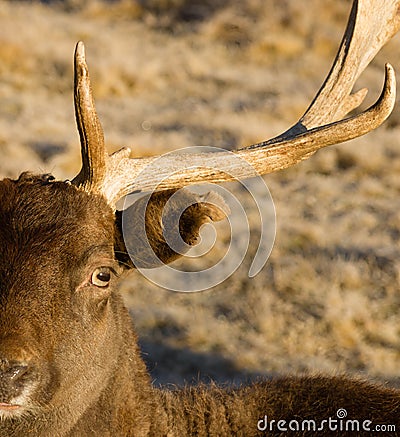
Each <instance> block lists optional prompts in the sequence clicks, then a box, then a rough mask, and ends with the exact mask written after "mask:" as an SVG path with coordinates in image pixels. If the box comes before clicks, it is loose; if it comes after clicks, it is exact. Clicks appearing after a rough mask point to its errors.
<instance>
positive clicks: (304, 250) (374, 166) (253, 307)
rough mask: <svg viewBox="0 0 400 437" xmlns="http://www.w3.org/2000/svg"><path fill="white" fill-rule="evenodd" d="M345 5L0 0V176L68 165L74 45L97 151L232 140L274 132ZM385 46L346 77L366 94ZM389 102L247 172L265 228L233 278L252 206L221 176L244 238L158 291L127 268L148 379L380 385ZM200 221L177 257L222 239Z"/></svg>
mask: <svg viewBox="0 0 400 437" xmlns="http://www.w3.org/2000/svg"><path fill="white" fill-rule="evenodd" d="M350 6H351V2H350V1H348V0H347V1H345V0H335V1H333V0H324V1H321V0H307V1H306V0H285V1H282V0H246V1H241V2H239V1H235V0H219V1H215V2H211V1H205V2H204V1H203V2H200V1H196V0H148V1H146V0H143V1H139V0H136V1H134V0H133V1H128V0H126V1H124V0H121V1H109V2H106V1H100V0H93V1H85V2H78V1H73V0H70V1H64V2H55V1H54V2H51V1H46V2H45V1H43V2H23V1H18V2H14V1H2V2H0V78H1V80H0V147H1V150H2V159H1V161H0V176H2V177H5V176H11V177H17V176H18V175H19V173H20V172H21V171H24V170H28V169H29V170H32V171H35V172H52V173H53V174H54V175H55V176H56V177H57V178H60V179H62V178H70V177H73V176H74V175H75V174H76V173H77V172H78V170H79V167H80V157H79V145H78V136H77V133H76V129H75V121H74V115H73V105H72V53H73V49H74V45H75V43H76V41H78V40H83V41H84V42H85V45H86V51H87V60H88V63H89V68H90V72H91V76H92V81H93V91H94V94H95V98H96V102H97V107H98V112H99V115H100V117H101V120H102V122H103V125H104V130H105V133H106V140H107V144H108V147H109V150H110V151H112V150H115V149H117V148H118V147H120V146H125V145H128V146H130V147H131V148H132V149H133V155H134V156H144V155H152V154H155V153H163V152H167V151H172V150H175V149H178V148H182V147H188V146H217V147H222V148H227V149H234V148H237V147H240V146H246V145H249V144H252V143H255V142H258V141H261V140H263V139H266V138H270V137H272V136H274V135H276V134H278V133H280V132H282V131H284V130H285V129H286V128H288V127H289V126H290V125H291V124H293V123H294V122H295V121H296V119H297V118H298V117H299V116H300V115H301V114H302V113H303V112H304V111H305V109H306V108H307V106H308V103H309V102H310V100H311V99H312V97H313V95H314V94H315V92H316V91H317V89H318V88H319V86H320V85H321V83H322V81H323V79H324V77H325V76H326V74H327V73H328V71H329V68H330V65H331V63H332V61H333V58H334V55H335V52H336V49H337V47H338V45H339V43H340V39H341V35H342V33H343V31H344V28H345V24H346V20H347V15H348V12H349V9H350ZM399 53H400V39H399V37H397V38H395V39H394V40H392V41H391V42H390V43H389V44H388V45H387V46H386V47H385V48H384V49H383V50H382V51H381V52H380V54H379V55H378V56H377V57H376V59H375V60H374V61H373V62H372V64H371V66H370V67H369V68H368V70H367V71H366V72H365V73H364V75H363V76H362V78H361V79H360V80H359V83H358V84H357V88H359V87H363V86H367V87H368V88H369V97H368V98H367V102H366V105H367V104H370V103H371V102H372V101H373V100H374V99H376V97H377V95H378V94H379V91H380V88H381V86H382V80H383V65H384V63H385V62H386V61H390V62H391V63H392V64H393V65H394V67H395V68H397V70H398V71H400V57H399ZM363 107H365V105H363ZM399 108H400V106H397V107H396V108H395V110H394V113H393V115H392V116H391V117H390V119H389V120H388V121H387V122H386V123H385V124H384V125H383V126H382V127H380V128H379V129H378V130H377V131H375V132H373V133H371V134H369V135H367V136H365V137H362V138H360V139H357V140H355V141H351V142H348V143H346V144H342V145H339V146H334V147H330V148H328V149H325V150H322V151H320V152H318V153H317V154H316V155H315V156H313V157H312V158H311V159H310V160H308V161H306V162H304V163H302V164H299V165H297V166H296V167H294V168H291V169H288V170H285V171H281V172H280V173H277V174H273V175H269V176H265V177H264V180H265V182H266V184H267V185H268V187H269V190H270V192H271V195H272V198H273V200H274V203H275V208H276V224H277V233H276V239H275V244H274V247H273V250H272V253H271V256H270V258H269V260H268V262H267V264H266V265H265V266H264V268H263V269H262V270H261V272H260V273H259V274H258V275H257V276H255V277H253V278H249V275H248V271H249V266H250V264H251V261H252V258H253V257H254V253H255V248H256V245H257V242H258V237H259V234H260V224H259V220H258V215H257V210H256V206H255V203H254V202H253V201H252V200H251V198H250V196H249V194H247V192H246V191H245V190H243V189H242V188H241V186H240V184H239V183H235V184H228V185H227V186H226V189H227V190H228V191H229V192H231V193H232V194H233V195H234V196H235V197H236V198H237V199H238V200H239V201H240V203H241V204H242V205H243V206H244V208H245V212H246V216H247V217H248V219H249V222H250V225H249V228H247V227H246V226H245V225H243V226H242V227H240V226H239V228H237V227H236V229H239V232H242V233H247V234H249V233H251V235H250V245H249V250H248V253H247V255H246V257H245V259H244V261H243V263H242V264H241V266H240V267H239V268H238V269H237V270H236V271H235V272H234V273H232V274H231V275H229V277H228V278H227V279H226V280H225V281H223V282H222V283H221V284H219V285H218V286H216V287H213V288H212V289H210V290H207V291H204V292H201V293H175V292H171V291H167V290H164V289H162V288H160V287H158V286H156V285H155V284H153V283H152V282H150V281H148V280H147V279H146V278H144V276H143V275H142V274H141V273H140V272H133V273H132V274H131V275H130V276H129V277H127V279H126V280H125V281H124V282H123V284H122V291H123V293H124V296H125V298H126V302H127V305H128V306H129V308H130V310H131V314H132V318H133V321H134V323H135V326H136V329H137V331H138V333H139V337H140V341H141V344H142V346H143V350H144V355H145V358H146V360H147V362H148V365H149V368H150V370H151V372H152V375H153V378H154V381H155V383H156V384H160V383H178V384H181V383H182V382H184V381H186V382H188V383H192V382H194V381H197V380H199V379H202V380H208V379H209V378H213V379H216V380H218V381H225V382H226V381H228V382H232V381H233V382H238V381H243V380H246V379H251V378H254V377H256V376H257V375H273V374H282V373H287V372H296V373H301V372H308V373H317V372H322V373H328V374H336V373H341V372H346V373H350V374H357V375H361V376H365V377H368V378H372V379H378V380H383V381H389V382H390V383H391V384H394V385H397V384H398V382H399V370H398V369H399V362H400V323H399V310H400V293H399V291H400V290H399V280H400V248H399V239H400V220H399V219H400V217H399V210H400V196H399V194H400V179H399V177H398V175H399V171H400V109H399ZM262 193H263V190H262V189H261V190H260V191H259V195H261V194H262ZM256 200H257V199H256ZM232 220H234V218H232ZM216 229H217V240H216V243H215V244H216V247H215V248H214V249H215V250H214V252H213V253H212V254H210V255H209V257H207V256H203V257H201V258H200V259H198V260H196V262H195V264H193V263H192V264H190V262H189V264H187V265H189V267H188V268H193V266H196V267H197V268H199V267H204V266H208V265H210V263H212V262H213V260H214V258H215V259H216V257H217V255H218V254H219V253H223V251H224V250H225V249H226V247H227V244H228V243H229V238H228V235H229V223H228V222H227V221H225V222H222V223H219V224H218V226H217V227H216ZM248 229H250V231H249V230H248ZM216 254H217V255H216ZM185 262H186V261H185ZM185 265H186V264H185V263H178V264H177V267H176V268H178V267H179V268H182V267H185ZM187 265H186V266H187Z"/></svg>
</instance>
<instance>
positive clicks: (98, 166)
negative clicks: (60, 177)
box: [72, 41, 107, 192]
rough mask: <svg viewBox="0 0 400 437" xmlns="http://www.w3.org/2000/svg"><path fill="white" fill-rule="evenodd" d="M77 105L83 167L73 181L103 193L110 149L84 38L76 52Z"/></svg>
mask: <svg viewBox="0 0 400 437" xmlns="http://www.w3.org/2000/svg"><path fill="white" fill-rule="evenodd" d="M74 104H75V118H76V124H77V126H78V131H79V137H80V141H81V155H82V168H81V171H80V173H79V174H78V175H77V176H76V177H75V178H74V179H73V181H72V183H73V184H75V185H77V186H79V187H80V188H82V189H84V190H85V191H88V192H96V191H98V192H101V189H102V186H103V182H104V179H105V175H106V161H107V152H106V147H105V143H104V134H103V128H102V126H101V123H100V120H99V118H98V116H97V112H96V108H95V105H94V99H93V96H92V89H91V86H90V78H89V70H88V67H87V65H86V60H85V46H84V45H83V42H82V41H79V42H78V43H77V45H76V48H75V55H74Z"/></svg>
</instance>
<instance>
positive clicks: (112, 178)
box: [73, 0, 400, 207]
mask: <svg viewBox="0 0 400 437" xmlns="http://www.w3.org/2000/svg"><path fill="white" fill-rule="evenodd" d="M399 27H400V0H354V2H353V7H352V10H351V13H350V18H349V22H348V24H347V28H346V32H345V35H344V37H343V40H342V43H341V46H340V48H339V51H338V54H337V56H336V59H335V62H334V65H333V67H332V69H331V71H330V73H329V75H328V77H327V79H326V80H325V82H324V84H323V85H322V87H321V89H320V90H319V92H318V93H317V96H316V97H315V99H314V100H313V102H312V103H311V105H310V107H309V108H308V110H307V111H306V113H305V114H304V115H303V116H302V117H301V118H300V120H299V121H298V122H297V123H296V124H295V125H294V126H293V127H291V128H290V129H289V130H287V131H286V132H284V133H283V134H281V135H279V136H277V137H275V138H272V139H270V140H268V141H264V142H261V143H258V144H254V145H252V146H250V147H247V148H243V149H239V150H237V151H235V152H234V153H232V152H228V151H219V152H207V153H194V154H192V153H190V154H188V153H186V154H184V153H182V154H167V155H164V156H162V157H151V158H134V159H130V158H129V154H130V149H128V148H123V149H121V150H120V151H118V152H116V153H114V154H113V155H111V156H108V154H107V153H106V149H105V145H104V136H103V131H102V128H101V124H100V121H99V119H98V117H97V114H96V110H95V107H94V101H93V97H92V93H91V89H90V81H89V74H88V69H87V65H86V62H85V53H84V46H83V43H82V42H79V43H78V44H77V46H76V51H75V113H76V118H77V124H78V130H79V134H80V138H81V151H82V169H81V171H80V173H79V174H78V175H77V176H76V177H75V179H74V180H73V183H74V184H75V185H77V186H79V187H81V188H83V189H85V190H86V191H89V192H95V193H99V194H102V195H103V196H105V197H106V199H107V200H108V202H109V204H110V205H111V206H112V207H115V203H116V202H117V200H118V199H120V198H121V197H123V196H124V195H126V194H128V193H130V192H132V191H146V190H157V191H159V190H166V189H174V188H181V187H183V186H186V185H190V184H195V183H201V182H217V183H219V182H223V181H229V180H234V179H244V178H247V177H252V176H255V175H256V174H266V173H271V172H274V171H277V170H280V169H283V168H286V167H289V166H292V165H294V164H296V163H297V162H299V161H301V160H304V159H306V158H308V157H310V156H311V155H312V154H313V153H315V152H316V151H317V150H318V149H321V148H322V147H325V146H329V145H332V144H337V143H341V142H343V141H347V140H350V139H353V138H356V137H359V136H361V135H364V134H366V133H367V132H370V131H371V130H373V129H375V128H377V127H378V126H380V125H381V124H382V123H383V122H384V121H385V120H386V118H387V117H388V116H389V115H390V113H391V112H392V110H393V107H394V103H395V94H396V90H395V88H396V83H395V74H394V70H393V68H392V67H391V66H390V65H389V64H386V66H385V81H384V86H383V91H382V93H381V95H380V97H379V99H378V101H377V102H376V103H375V104H374V105H373V106H372V107H370V108H369V109H367V110H366V111H364V112H362V113H361V114H359V115H357V116H354V117H350V118H347V119H342V118H343V117H344V116H345V115H346V114H348V113H349V112H350V111H351V110H353V109H355V108H356V107H358V106H359V105H360V104H361V102H362V101H363V99H364V97H365V95H366V92H367V90H365V89H363V90H360V91H358V92H357V93H355V94H351V91H352V88H353V86H354V83H355V81H356V80H357V78H358V77H359V75H360V74H361V73H362V71H363V70H364V69H365V68H366V66H367V65H368V64H369V62H370V61H371V60H372V59H373V57H374V56H375V55H376V53H377V52H378V51H379V50H380V49H381V47H382V46H383V45H384V44H385V43H386V42H387V41H388V40H389V39H390V38H391V37H392V36H393V35H394V34H395V33H396V32H397V31H398V29H399Z"/></svg>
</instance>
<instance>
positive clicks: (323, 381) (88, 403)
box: [0, 174, 400, 437]
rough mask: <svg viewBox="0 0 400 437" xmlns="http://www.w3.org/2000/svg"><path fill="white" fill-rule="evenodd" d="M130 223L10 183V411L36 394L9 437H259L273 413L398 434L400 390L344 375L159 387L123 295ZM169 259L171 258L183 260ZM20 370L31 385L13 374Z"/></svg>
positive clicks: (1, 233)
mask: <svg viewBox="0 0 400 437" xmlns="http://www.w3.org/2000/svg"><path fill="white" fill-rule="evenodd" d="M170 195H171V193H167V194H166V195H165V196H167V197H168V196H170ZM194 200H195V205H197V206H193V208H192V213H190V214H189V212H190V210H189V212H188V213H187V214H186V216H184V217H183V218H182V220H183V222H182V223H181V224H180V230H181V232H183V234H184V235H182V237H183V239H184V241H186V242H188V243H191V242H192V241H193V240H194V239H195V238H196V235H197V232H198V228H199V226H200V225H201V224H202V223H203V222H204V219H205V216H207V217H210V211H209V209H208V208H209V207H208V205H204V204H203V205H202V203H201V201H199V199H198V198H194ZM196 202H197V203H196ZM178 203H179V202H178ZM164 204H165V198H164V199H162V196H161V197H160V196H155V197H153V199H150V208H149V211H152V212H151V213H149V215H148V217H147V219H149V220H154V223H153V225H154V226H153V225H151V226H148V227H147V228H146V230H147V233H148V237H149V238H150V239H152V241H153V243H152V246H153V245H157V244H156V242H157V240H160V239H161V242H160V244H161V245H164V244H165V241H164V240H163V237H162V235H161V234H160V233H159V227H158V225H157V223H160V214H161V212H160V208H161V209H162V206H163V205H164ZM160 205H161V206H160ZM178 209H179V208H178ZM172 210H174V208H172ZM199 211H200V213H199ZM201 211H202V212H201ZM211 215H212V214H211ZM120 217H121V215H120V214H118V215H117V220H116V218H115V216H114V214H113V212H112V211H111V209H110V208H109V207H108V206H107V204H106V202H105V200H104V199H102V198H101V197H99V196H93V195H88V194H86V193H84V192H83V191H80V190H78V189H77V188H75V187H74V186H72V185H68V184H66V183H62V182H54V181H53V180H52V178H51V177H48V176H43V177H33V176H30V175H28V174H24V175H22V176H21V177H20V179H19V180H18V181H13V180H9V179H6V180H3V181H1V182H0V224H1V226H0V242H1V244H0V259H1V263H0V313H1V317H0V403H12V402H13V399H14V397H15V395H16V394H18V393H20V392H23V390H24V389H25V388H26V387H29V386H31V387H32V388H31V392H30V393H29V394H28V395H27V396H26V397H25V398H24V399H23V401H22V402H20V403H21V404H22V406H23V409H24V410H23V411H22V414H21V415H18V414H16V415H15V416H14V417H11V418H10V417H6V418H3V419H2V420H1V421H0V436H4V437H5V436H7V437H11V436H24V437H25V436H27V435H33V436H52V437H56V436H80V437H81V436H147V435H149V436H150V435H151V436H166V435H168V436H184V435H199V436H208V435H211V436H212V435H214V436H224V435H238V436H251V435H258V434H260V432H259V431H257V423H258V421H259V420H262V419H263V418H264V417H265V416H267V417H268V419H269V420H271V419H274V420H276V421H278V420H287V421H290V420H292V419H297V420H300V419H314V420H316V421H317V422H319V421H321V420H327V419H329V417H332V418H335V419H336V412H337V410H338V409H340V408H344V409H346V410H347V412H348V418H349V419H358V420H360V421H361V420H371V421H372V422H373V424H374V425H376V424H377V423H383V424H394V425H397V428H398V429H400V428H399V427H400V393H399V391H398V390H394V389H390V388H387V387H384V386H381V385H372V384H369V383H366V382H363V381H359V380H349V379H347V378H344V377H331V378H328V377H322V376H315V377H287V378H285V377H282V378H274V379H271V380H265V381H259V382H256V383H254V384H253V385H251V386H246V387H240V388H235V389H234V388H229V387H227V388H221V387H217V386H215V385H210V386H199V387H189V388H184V389H176V390H158V389H155V388H153V387H152V386H151V382H150V378H149V374H148V372H147V370H146V368H145V365H144V363H143V361H142V359H141V356H140V351H139V349H138V345H137V338H136V335H135V333H134V331H133V328H132V326H131V321H130V318H129V315H128V312H127V310H126V309H125V307H124V305H123V302H122V299H121V297H120V295H119V294H118V290H117V283H118V276H119V275H120V274H121V272H122V270H123V268H124V267H125V264H124V259H123V258H124V255H123V254H122V253H121V252H123V251H124V247H123V245H122V237H121V235H120V229H121V223H118V221H119V220H120ZM133 217H134V216H133ZM167 221H168V220H167ZM152 229H153V230H152ZM154 229H155V230H154ZM192 234H193V235H192ZM160 235H161V236H160ZM192 237H193V238H192ZM157 250H158V249H157ZM159 252H160V253H163V255H162V256H161V258H162V259H163V260H164V261H169V260H170V258H175V257H176V254H175V253H170V254H169V255H168V251H166V250H165V248H164V249H159ZM98 267H108V268H110V269H112V274H111V280H110V283H109V285H108V286H107V287H99V286H97V285H95V284H94V283H93V282H92V279H91V278H92V273H93V272H94V271H96V268H98ZM22 365H23V366H25V370H24V373H23V374H22V375H21V376H19V377H9V375H10V371H11V370H14V371H15V369H16V368H17V367H16V366H22ZM10 369H11V370H10ZM13 378H14V379H13ZM15 381H16V382H15ZM0 410H1V408H0ZM300 434H302V433H297V435H300ZM303 434H304V435H307V432H304V433H303ZM269 435H282V434H281V433H280V432H279V431H277V430H276V428H275V429H273V430H272V432H271V433H269ZM315 435H332V433H331V432H330V431H329V430H326V429H325V430H323V431H322V432H319V433H318V434H315ZM337 435H340V434H337ZM351 435H357V433H353V434H351ZM358 435H363V434H362V433H358ZM365 435H373V433H366V434H365ZM391 435H396V434H395V433H392V434H391Z"/></svg>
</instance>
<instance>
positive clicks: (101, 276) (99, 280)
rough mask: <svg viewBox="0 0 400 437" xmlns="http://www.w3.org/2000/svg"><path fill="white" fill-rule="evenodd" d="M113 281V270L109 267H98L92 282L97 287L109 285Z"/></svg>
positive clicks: (93, 274)
mask: <svg viewBox="0 0 400 437" xmlns="http://www.w3.org/2000/svg"><path fill="white" fill-rule="evenodd" d="M110 281H111V270H110V269H109V268H108V267H98V268H97V269H96V270H95V271H94V272H93V273H92V278H91V281H90V282H91V283H92V284H93V285H96V287H103V288H104V287H108V285H109V283H110Z"/></svg>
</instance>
